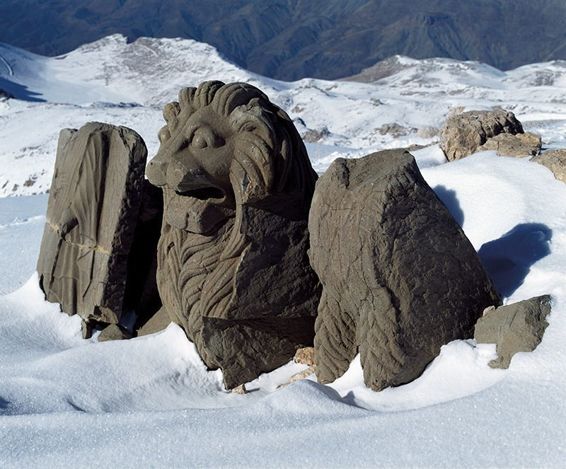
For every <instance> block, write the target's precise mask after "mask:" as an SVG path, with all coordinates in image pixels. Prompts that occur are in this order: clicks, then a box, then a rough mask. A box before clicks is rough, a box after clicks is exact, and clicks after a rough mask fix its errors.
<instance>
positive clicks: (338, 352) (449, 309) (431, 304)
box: [309, 150, 500, 390]
mask: <svg viewBox="0 0 566 469" xmlns="http://www.w3.org/2000/svg"><path fill="white" fill-rule="evenodd" d="M309 231H310V239H311V247H310V251H309V255H310V259H311V264H312V266H313V267H314V269H315V271H316V272H317V274H318V275H319V277H320V280H321V283H322V285H323V292H322V298H321V301H320V305H319V308H318V317H317V320H316V326H315V329H316V336H315V356H316V367H317V370H316V373H317V377H318V379H319V380H320V381H321V382H323V383H327V382H331V381H333V380H335V379H336V378H338V377H339V376H341V375H342V374H343V373H344V372H345V371H346V370H347V368H348V366H349V365H350V362H351V361H352V359H353V358H354V357H355V355H356V354H357V353H358V352H359V353H360V355H361V363H362V367H363V371H364V380H365V383H366V385H367V386H369V387H371V388H372V389H374V390H381V389H383V388H385V387H388V386H397V385H400V384H404V383H407V382H409V381H411V380H413V379H415V378H417V377H418V376H419V375H420V374H421V373H422V371H423V370H424V368H425V367H426V365H427V364H428V363H429V362H430V361H431V360H432V359H434V357H435V356H436V355H437V354H438V353H439V351H440V347H441V346H442V345H443V344H446V343H447V342H449V341H451V340H454V339H460V338H470V337H472V336H473V329H474V325H475V323H476V321H477V319H478V317H479V316H480V315H481V311H483V310H484V309H485V308H486V307H488V306H490V305H497V304H499V303H500V300H499V297H498V295H497V293H496V292H495V290H494V288H493V286H492V284H491V281H490V280H489V278H488V277H487V275H486V273H485V271H484V269H483V267H482V265H481V263H480V261H479V259H478V257H477V255H476V252H475V250H474V248H473V246H472V245H471V244H470V242H469V241H468V239H467V238H466V236H465V235H464V233H463V232H462V230H461V229H460V227H459V226H458V224H457V223H456V222H455V221H454V219H453V218H452V217H451V215H450V213H449V212H448V210H447V209H446V207H444V205H443V204H442V203H441V202H440V200H439V199H438V198H437V196H436V195H435V193H434V192H433V191H432V190H431V189H430V188H429V186H428V185H427V183H426V182H425V181H424V179H423V178H422V176H421V174H420V172H419V169H418V167H417V165H416V163H415V161H414V158H413V157H412V155H411V154H409V153H408V152H405V151H403V150H388V151H383V152H378V153H374V154H372V155H369V156H366V157H364V158H360V159H353V160H345V159H342V158H339V159H337V160H335V161H334V162H333V163H332V165H331V166H330V168H329V169H328V170H327V172H326V173H325V174H324V175H323V176H322V177H321V178H320V179H319V181H318V182H317V185H316V190H315V194H314V197H313V203H312V208H311V212H310V215H309Z"/></svg>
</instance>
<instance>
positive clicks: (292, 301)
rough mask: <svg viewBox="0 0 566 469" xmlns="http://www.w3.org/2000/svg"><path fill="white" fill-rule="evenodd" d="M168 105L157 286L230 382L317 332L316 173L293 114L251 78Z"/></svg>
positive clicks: (192, 91)
mask: <svg viewBox="0 0 566 469" xmlns="http://www.w3.org/2000/svg"><path fill="white" fill-rule="evenodd" d="M163 114H164V118H165V120H166V123H167V124H166V126H165V127H163V128H162V129H161V130H160V132H159V140H160V142H161V146H160V149H159V152H158V153H157V155H156V157H155V158H154V159H153V160H152V161H151V162H150V165H149V167H148V170H147V174H148V177H149V179H150V182H152V183H154V184H155V185H158V186H160V187H162V189H163V192H164V221H163V225H162V234H161V238H160V241H159V245H158V272H157V283H158V287H159V292H160V295H161V298H162V301H163V304H164V307H165V308H166V309H167V312H168V314H169V316H170V317H171V319H172V320H173V321H174V322H176V323H178V324H180V325H181V326H182V327H183V329H184V330H185V332H186V334H187V336H188V337H189V339H190V340H192V341H193V342H194V343H195V345H196V347H197V350H198V352H199V354H200V356H201V358H202V359H203V361H204V362H205V363H206V365H207V366H208V367H209V368H212V369H214V368H222V369H223V371H224V380H225V384H226V386H227V387H228V388H232V387H235V386H237V385H239V384H242V383H243V382H246V381H248V380H250V379H253V378H255V377H256V376H258V375H259V374H260V373H262V372H265V371H270V370H271V369H274V368H275V367H277V366H280V365H281V364H283V363H285V362H287V361H288V360H289V359H290V357H292V354H293V353H294V351H295V350H296V349H297V348H298V347H301V346H305V345H310V344H311V343H312V337H313V335H314V330H313V325H314V318H315V315H316V306H317V303H318V298H319V292H320V291H319V285H318V280H317V278H316V276H315V274H314V272H313V271H312V270H311V268H310V266H309V264H308V257H307V250H308V232H307V228H306V222H307V218H308V211H309V207H310V202H311V199H312V194H313V191H314V184H315V182H316V178H317V176H316V173H315V172H314V171H313V169H312V167H311V164H310V161H309V159H308V155H307V152H306V149H305V147H304V144H303V142H302V140H301V138H300V136H299V135H298V133H297V131H296V129H295V127H294V125H293V123H292V121H291V119H290V118H289V117H288V116H287V114H286V113H285V112H284V111H282V110H281V109H280V108H278V107H277V106H276V105H274V104H273V103H271V102H270V101H269V99H268V98H267V97H266V96H265V94H264V93H262V92H261V91H260V90H259V89H257V88H255V87H254V86H251V85H249V84H245V83H232V84H224V83H222V82H219V81H210V82H205V83H203V84H201V85H200V86H198V88H184V89H182V90H181V92H180V93H179V101H178V102H173V103H169V104H168V105H166V106H165V108H164V112H163ZM203 122H204V123H206V128H205V130H203V131H202V132H201V131H200V130H195V129H200V128H201V127H199V125H201V124H202V123H203ZM210 129H212V130H210ZM191 145H192V146H191ZM192 148H193V149H192ZM203 155H204V156H203ZM187 188H188V189H187Z"/></svg>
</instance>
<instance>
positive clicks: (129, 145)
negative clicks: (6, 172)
mask: <svg viewBox="0 0 566 469" xmlns="http://www.w3.org/2000/svg"><path fill="white" fill-rule="evenodd" d="M146 156H147V150H146V147H145V144H144V142H143V140H142V139H141V137H140V136H139V135H138V134H137V133H135V132H134V131H133V130H130V129H127V128H125V127H115V126H112V125H108V124H100V123H89V124H86V125H85V126H83V127H82V128H81V129H80V130H70V129H65V130H62V131H61V134H60V137H59V144H58V148H57V158H56V161H55V171H54V174H53V181H52V184H51V190H50V193H49V202H48V206H47V220H46V225H45V230H44V234H43V239H42V242H41V250H40V254H39V260H38V263H37V270H38V272H39V279H40V285H41V288H42V289H43V291H44V293H45V297H46V299H47V300H48V301H51V302H54V303H59V304H60V305H61V309H62V310H63V311H64V312H66V313H67V314H78V315H80V316H81V317H82V318H83V320H84V321H85V322H86V323H89V324H90V325H89V326H85V328H83V329H84V330H85V331H87V333H86V334H85V335H87V336H88V334H89V333H90V331H91V329H92V327H91V326H92V324H98V323H101V324H102V325H104V324H121V325H122V326H123V327H126V328H128V329H129V330H130V331H132V330H133V329H134V328H135V327H136V322H137V318H136V314H141V316H151V314H152V313H153V312H154V311H155V310H156V309H157V308H159V306H160V300H159V297H158V295H157V289H156V286H155V261H154V259H155V256H154V255H153V254H152V253H153V252H155V251H156V243H157V239H158V235H159V227H160V221H161V194H160V193H159V191H157V193H155V192H152V190H154V188H153V187H151V186H147V185H146V184H147V183H145V182H144V169H145V161H146ZM132 313H135V314H134V315H132ZM115 336H116V334H114V335H112V337H115Z"/></svg>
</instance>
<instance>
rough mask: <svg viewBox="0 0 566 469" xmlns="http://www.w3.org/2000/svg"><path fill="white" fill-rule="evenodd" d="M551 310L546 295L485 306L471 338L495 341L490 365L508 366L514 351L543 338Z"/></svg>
mask: <svg viewBox="0 0 566 469" xmlns="http://www.w3.org/2000/svg"><path fill="white" fill-rule="evenodd" d="M550 311H551V299H550V296H549V295H543V296H537V297H535V298H531V299H530V300H525V301H519V302H518V303H513V304H511V305H505V306H500V307H499V308H492V309H489V310H487V311H486V312H485V313H484V315H483V316H482V317H481V318H480V319H479V320H478V322H477V324H476V328H475V332H474V338H475V339H476V341H477V342H478V343H484V344H496V345H497V355H498V357H497V359H496V360H492V361H491V362H489V366H491V367H492V368H509V365H510V363H511V358H513V355H515V354H516V353H517V352H532V351H533V350H534V349H536V348H537V346H538V344H540V342H541V340H542V336H543V335H544V331H545V330H546V328H547V326H548V322H547V321H546V317H547V316H548V315H549V314H550Z"/></svg>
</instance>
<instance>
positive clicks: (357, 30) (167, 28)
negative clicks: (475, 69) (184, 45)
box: [0, 0, 566, 80]
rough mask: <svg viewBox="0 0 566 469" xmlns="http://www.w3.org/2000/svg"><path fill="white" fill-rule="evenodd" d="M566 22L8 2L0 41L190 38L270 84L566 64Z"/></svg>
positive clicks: (221, 6) (527, 15)
mask: <svg viewBox="0 0 566 469" xmlns="http://www.w3.org/2000/svg"><path fill="white" fill-rule="evenodd" d="M565 19H566V4H565V3H564V1H563V0H474V1H458V0H419V1H413V2H400V1H399V0H347V1H345V0H308V1H304V0H269V1H265V0H214V1H212V2H211V1H208V2H203V1H202V0H74V1H69V0H49V1H48V2H46V1H45V0H2V2H0V41H2V42H7V43H9V44H13V45H17V46H19V47H23V48H26V49H29V50H32V51H34V52H36V53H40V54H46V55H59V54H62V53H67V52H69V51H71V50H73V49H75V48H77V47H79V46H80V45H82V44H84V43H85V42H92V41H95V40H98V39H100V38H102V37H104V36H107V35H109V34H112V33H121V34H123V35H125V36H127V37H128V38H130V39H131V40H134V39H137V38H139V37H143V36H148V37H183V38H190V39H195V40H197V41H201V42H206V43H208V44H212V45H214V46H215V47H217V48H218V50H220V51H221V52H222V54H224V55H226V56H227V57H229V58H230V60H231V61H233V62H235V63H237V64H239V65H240V66H242V67H244V68H246V69H247V70H252V71H254V72H256V73H260V74H262V75H266V76H269V77H272V78H278V79H284V80H296V79H299V78H304V77H318V78H326V79H336V78H340V77H344V76H347V75H352V74H354V73H358V72H359V71H360V70H361V69H362V68H364V67H367V66H369V65H372V64H374V63H376V62H377V61H379V60H382V59H385V58H387V57H390V56H392V55H395V54H402V55H407V56H410V57H416V58H427V57H448V58H452V59H458V60H470V59H473V60H480V61H482V62H485V63H488V64H490V65H493V66H496V67H498V68H501V69H505V70H507V69H510V68H514V67H517V66H520V65H524V64H526V63H531V62H538V61H547V60H552V59H565V58H566V45H565V44H566V43H565V42H564V27H563V25H564V20H565Z"/></svg>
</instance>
